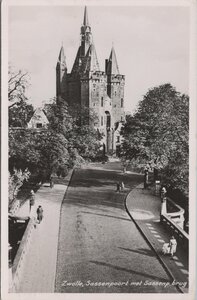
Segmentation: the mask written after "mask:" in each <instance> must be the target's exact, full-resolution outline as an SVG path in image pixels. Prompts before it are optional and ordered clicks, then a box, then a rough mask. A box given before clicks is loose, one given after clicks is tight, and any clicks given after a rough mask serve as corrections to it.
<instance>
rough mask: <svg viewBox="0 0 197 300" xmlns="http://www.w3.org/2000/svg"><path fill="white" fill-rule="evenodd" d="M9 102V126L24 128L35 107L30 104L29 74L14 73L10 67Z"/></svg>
mask: <svg viewBox="0 0 197 300" xmlns="http://www.w3.org/2000/svg"><path fill="white" fill-rule="evenodd" d="M8 73H9V79H8V100H9V126H13V127H24V126H26V125H27V123H28V122H29V120H30V118H31V116H32V115H33V110H34V109H33V106H32V105H31V104H28V103H27V102H28V99H27V97H26V89H27V88H28V86H29V76H28V72H23V71H21V70H19V71H14V70H13V68H11V67H9V72H8Z"/></svg>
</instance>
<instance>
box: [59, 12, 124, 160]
mask: <svg viewBox="0 0 197 300" xmlns="http://www.w3.org/2000/svg"><path fill="white" fill-rule="evenodd" d="M124 84H125V76H124V75H120V72H119V68H118V63H117V59H116V54H115V50H114V47H112V50H111V53H110V56H109V59H106V60H105V72H104V71H101V70H100V67H99V63H98V59H97V54H96V49H95V46H94V44H93V38H92V32H91V27H90V24H89V21H88V12H87V7H85V10H84V18H83V24H82V26H81V44H80V46H79V48H78V51H77V55H76V58H75V61H74V64H73V67H72V70H71V72H70V73H68V72H67V67H66V59H65V55H64V49H63V47H62V48H61V50H60V54H59V57H58V62H57V67H56V96H57V104H58V99H60V98H62V99H63V100H64V101H66V102H67V103H68V105H74V104H78V105H81V106H85V107H88V108H90V109H91V110H92V111H94V113H95V114H96V115H97V117H98V120H96V121H95V124H94V126H95V128H97V129H98V130H99V131H100V132H101V133H104V138H103V141H102V142H103V147H104V149H105V151H106V153H107V154H115V153H117V152H118V147H119V145H120V128H121V123H122V122H124V119H125V114H124Z"/></svg>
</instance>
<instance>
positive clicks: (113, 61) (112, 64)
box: [107, 46, 120, 75]
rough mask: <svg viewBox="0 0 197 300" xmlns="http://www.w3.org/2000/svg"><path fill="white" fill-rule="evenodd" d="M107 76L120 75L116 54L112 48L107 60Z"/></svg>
mask: <svg viewBox="0 0 197 300" xmlns="http://www.w3.org/2000/svg"><path fill="white" fill-rule="evenodd" d="M107 74H115V75H116V74H120V72H119V68H118V62H117V58H116V53H115V50H114V47H113V46H112V49H111V53H110V56H109V60H108V66H107Z"/></svg>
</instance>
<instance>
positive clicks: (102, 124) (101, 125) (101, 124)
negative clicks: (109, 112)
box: [101, 116, 103, 126]
mask: <svg viewBox="0 0 197 300" xmlns="http://www.w3.org/2000/svg"><path fill="white" fill-rule="evenodd" d="M101 126H103V116H101Z"/></svg>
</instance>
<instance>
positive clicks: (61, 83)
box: [56, 46, 67, 101]
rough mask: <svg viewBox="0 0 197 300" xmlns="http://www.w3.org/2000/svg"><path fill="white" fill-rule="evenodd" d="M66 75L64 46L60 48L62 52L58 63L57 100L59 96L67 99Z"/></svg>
mask: <svg viewBox="0 0 197 300" xmlns="http://www.w3.org/2000/svg"><path fill="white" fill-rule="evenodd" d="M66 76H67V66H66V57H65V55H64V48H63V46H62V47H61V49H60V53H59V56H58V60H57V65H56V96H57V101H59V100H58V99H59V97H61V98H64V99H65V95H66Z"/></svg>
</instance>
